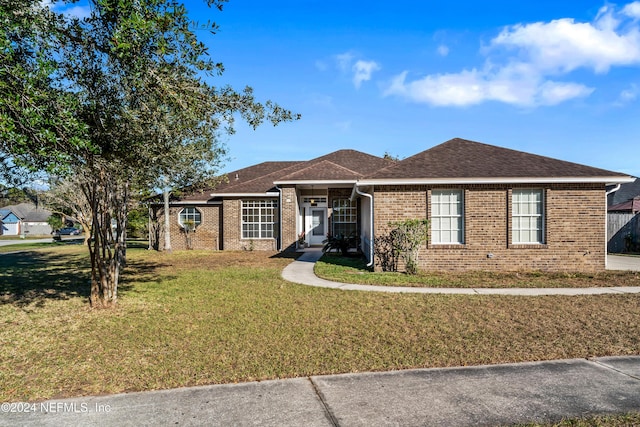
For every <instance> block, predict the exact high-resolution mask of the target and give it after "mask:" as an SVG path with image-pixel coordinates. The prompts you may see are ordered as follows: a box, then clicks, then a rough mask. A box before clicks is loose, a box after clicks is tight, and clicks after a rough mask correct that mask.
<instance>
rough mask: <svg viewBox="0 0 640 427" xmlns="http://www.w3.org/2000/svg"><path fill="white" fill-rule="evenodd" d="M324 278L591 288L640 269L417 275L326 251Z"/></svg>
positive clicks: (628, 279)
mask: <svg viewBox="0 0 640 427" xmlns="http://www.w3.org/2000/svg"><path fill="white" fill-rule="evenodd" d="M315 273H316V274H317V275H318V276H319V277H322V278H323V279H327V280H333V281H336V282H343V283H356V284H363V285H380V286H408V287H421V286H424V287H432V288H565V287H566V288H590V287H605V286H606V287H608V286H640V272H638V271H602V272H597V273H544V272H540V271H534V272H523V271H521V272H499V273H495V272H490V271H477V272H467V273H452V272H438V271H434V272H433V271H427V272H420V273H418V274H416V275H409V274H404V273H395V272H372V271H369V270H368V269H367V268H366V262H365V261H364V259H363V258H362V257H343V256H340V255H335V254H325V255H324V256H323V257H322V258H321V259H320V261H318V262H317V263H316V265H315Z"/></svg>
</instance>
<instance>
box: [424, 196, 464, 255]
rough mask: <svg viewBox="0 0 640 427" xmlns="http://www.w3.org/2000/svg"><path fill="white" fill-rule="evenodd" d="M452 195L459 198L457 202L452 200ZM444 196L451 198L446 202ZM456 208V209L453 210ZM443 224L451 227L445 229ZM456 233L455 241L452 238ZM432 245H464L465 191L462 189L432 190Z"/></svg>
mask: <svg viewBox="0 0 640 427" xmlns="http://www.w3.org/2000/svg"><path fill="white" fill-rule="evenodd" d="M452 195H457V196H458V197H457V201H454V202H452V201H451V200H450V196H452ZM444 196H449V197H448V198H447V200H445V197H444ZM454 206H455V207H456V209H451V208H452V207H454ZM445 207H446V209H444V208H445ZM454 221H455V223H454ZM443 222H447V223H448V224H449V225H448V226H444V227H443ZM454 225H455V227H454ZM454 231H455V235H456V236H457V238H455V239H454V238H452V235H453V234H454ZM447 236H448V237H447ZM431 244H433V245H463V244H464V191H463V190H462V189H443V190H431Z"/></svg>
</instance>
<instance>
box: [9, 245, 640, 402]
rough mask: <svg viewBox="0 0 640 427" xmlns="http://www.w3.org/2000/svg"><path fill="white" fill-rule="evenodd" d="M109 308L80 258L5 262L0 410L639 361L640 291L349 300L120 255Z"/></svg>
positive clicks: (259, 275)
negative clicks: (130, 396) (517, 365)
mask: <svg viewBox="0 0 640 427" xmlns="http://www.w3.org/2000/svg"><path fill="white" fill-rule="evenodd" d="M128 257H129V268H128V269H127V271H126V273H125V274H124V277H123V278H122V279H123V280H122V286H121V288H120V304H119V307H118V308H117V309H115V310H105V311H96V310H90V309H89V308H88V303H87V297H88V289H89V281H88V272H89V262H88V257H87V254H86V248H84V247H82V246H62V247H58V248H55V249H50V250H39V251H33V252H29V253H22V254H15V255H0V402H2V401H26V400H36V399H46V398H52V397H65V396H77V395H87V394H97V393H114V392H123V391H137V390H153V389H164V388H171V387H178V386H190V385H199V384H212V383H229V382H240V381H250V380H263V379H273V378H286V377H297V376H307V375H320V374H330V373H341V372H362V371H380V370H390V369H402V368H418V367H441V366H462V365H477V364H486V363H503V362H520V361H533V360H544V359H557V358H574V357H588V356H606V355H631V354H640V308H639V307H640V296H637V295H597V296H580V297H566V296H549V297H535V298H531V297H510V296H479V295H474V296H464V295H401V294H381V293H367V292H345V291H340V290H333V289H323V288H314V287H307V286H302V285H296V284H292V283H288V282H285V281H284V280H283V279H282V278H281V276H280V273H281V271H282V268H283V267H284V266H285V265H287V263H289V262H290V261H291V259H287V258H284V257H279V256H277V255H276V254H265V253H264V252H248V251H247V252H205V251H185V252H175V253H173V254H164V253H156V252H150V251H146V250H143V249H132V250H130V251H129V254H128Z"/></svg>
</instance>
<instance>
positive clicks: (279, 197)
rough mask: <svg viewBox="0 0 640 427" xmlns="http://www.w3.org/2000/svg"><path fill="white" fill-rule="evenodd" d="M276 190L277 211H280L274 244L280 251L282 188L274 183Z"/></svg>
mask: <svg viewBox="0 0 640 427" xmlns="http://www.w3.org/2000/svg"><path fill="white" fill-rule="evenodd" d="M276 190H278V193H279V195H278V211H279V212H280V213H279V215H278V222H279V223H280V224H278V244H277V245H276V250H277V251H278V252H280V251H281V250H282V188H280V187H278V186H277V185H276Z"/></svg>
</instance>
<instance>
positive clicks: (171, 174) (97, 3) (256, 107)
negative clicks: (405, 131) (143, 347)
mask: <svg viewBox="0 0 640 427" xmlns="http://www.w3.org/2000/svg"><path fill="white" fill-rule="evenodd" d="M224 2H225V1H224V0H208V1H207V3H208V4H209V6H215V7H216V8H218V9H220V10H221V9H222V6H223V3H224ZM67 3H73V1H72V0H69V1H66V0H62V1H55V0H54V1H51V2H49V3H48V4H47V3H43V2H41V1H39V0H23V1H19V2H14V1H9V0H0V30H1V31H0V64H1V65H0V173H2V174H3V175H4V176H6V177H10V178H12V179H16V178H17V177H19V176H22V175H24V174H25V173H27V172H30V171H31V172H33V171H44V172H47V173H54V174H55V175H57V176H59V177H67V176H69V175H79V174H81V176H82V182H81V183H80V186H79V194H81V195H82V196H83V198H84V203H86V205H87V206H88V207H89V212H90V219H89V220H88V221H87V223H88V224H90V228H91V230H90V233H87V236H90V239H91V240H90V241H91V244H90V245H89V249H90V254H91V264H92V273H91V276H92V284H91V288H92V293H91V304H92V305H93V306H96V307H102V306H110V305H113V304H115V302H116V299H117V286H118V277H119V273H120V269H121V267H123V266H124V264H125V261H126V258H125V257H126V222H127V212H128V209H129V204H130V199H131V194H136V193H137V192H138V191H139V190H140V189H148V188H157V187H158V186H159V182H160V183H163V185H162V187H163V188H164V187H165V186H166V187H168V188H172V187H175V186H178V185H184V184H185V183H191V184H193V183H196V182H201V181H202V180H203V179H205V178H206V175H207V174H208V173H210V172H211V171H213V170H215V168H216V166H217V165H218V164H219V161H220V160H221V159H222V158H223V156H224V153H225V151H224V147H222V146H221V145H220V144H219V143H218V139H217V136H218V133H219V132H222V131H224V132H229V133H233V123H234V118H235V117H236V116H240V117H241V118H242V119H243V120H245V121H247V122H248V123H249V124H250V125H251V126H253V127H256V126H258V125H259V124H260V123H262V122H263V121H265V120H268V121H270V122H272V123H273V124H274V125H275V124H277V123H279V122H281V121H287V120H293V119H296V118H298V116H297V115H295V114H293V113H291V112H290V111H288V110H286V109H284V108H282V107H280V106H278V105H277V104H274V103H272V102H270V101H267V102H266V103H264V104H262V103H259V102H257V101H256V100H255V99H254V96H253V91H252V89H251V88H249V87H247V88H245V89H244V90H242V91H240V92H237V91H235V90H234V89H233V88H231V87H228V86H225V87H221V88H218V87H214V86H212V85H210V84H209V83H208V82H207V81H205V80H204V78H203V77H213V76H215V75H219V74H221V73H222V72H223V70H224V67H223V66H222V64H220V63H217V62H215V61H213V60H212V59H211V58H210V57H209V56H208V52H207V48H206V46H205V45H204V44H203V43H202V42H201V41H199V40H198V39H197V37H196V35H195V33H193V31H192V30H191V29H190V20H189V18H188V14H187V10H186V7H185V6H184V4H182V3H180V2H178V1H173V0H90V1H89V5H90V6H91V13H90V15H89V16H88V17H86V18H83V19H79V18H74V17H69V16H66V15H64V14H63V13H61V12H59V11H58V10H59V8H60V7H61V6H64V5H65V4H67ZM159 179H160V180H161V181H159Z"/></svg>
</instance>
